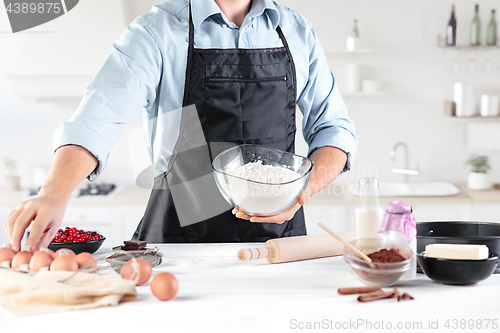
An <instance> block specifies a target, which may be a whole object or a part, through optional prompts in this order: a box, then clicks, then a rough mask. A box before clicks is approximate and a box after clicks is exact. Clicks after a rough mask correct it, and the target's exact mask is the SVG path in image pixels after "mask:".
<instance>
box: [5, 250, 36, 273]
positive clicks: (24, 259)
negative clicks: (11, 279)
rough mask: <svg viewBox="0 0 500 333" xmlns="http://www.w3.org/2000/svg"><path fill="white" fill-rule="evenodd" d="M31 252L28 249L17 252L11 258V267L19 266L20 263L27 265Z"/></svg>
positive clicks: (17, 267) (16, 267)
mask: <svg viewBox="0 0 500 333" xmlns="http://www.w3.org/2000/svg"><path fill="white" fill-rule="evenodd" d="M32 256H33V254H31V252H29V251H20V252H17V253H16V255H15V256H14V258H12V262H11V265H10V266H11V267H12V268H14V269H19V268H21V266H22V265H28V264H29V263H30V260H31V257H32Z"/></svg>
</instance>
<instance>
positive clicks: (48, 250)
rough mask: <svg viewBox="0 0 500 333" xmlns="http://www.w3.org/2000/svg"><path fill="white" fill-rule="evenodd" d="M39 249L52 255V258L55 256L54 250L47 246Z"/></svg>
mask: <svg viewBox="0 0 500 333" xmlns="http://www.w3.org/2000/svg"><path fill="white" fill-rule="evenodd" d="M40 251H45V252H47V253H48V254H50V256H51V257H52V259H54V258H55V257H56V253H55V252H54V251H52V250H51V249H48V248H46V247H45V248H43V249H40Z"/></svg>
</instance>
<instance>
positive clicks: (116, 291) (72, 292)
mask: <svg viewBox="0 0 500 333" xmlns="http://www.w3.org/2000/svg"><path fill="white" fill-rule="evenodd" d="M64 280H66V281H64ZM59 281H64V282H59ZM136 297H137V292H136V290H135V285H134V283H133V281H129V280H125V279H121V278H115V277H112V276H103V275H100V274H95V273H86V272H78V273H77V274H75V272H67V271H44V272H38V273H36V274H34V275H30V274H26V273H21V272H16V271H13V270H8V269H0V307H2V308H3V309H5V310H7V312H10V313H12V314H15V315H18V316H24V315H33V314H40V313H47V312H58V311H67V310H83V309H91V308H97V307H102V306H113V305H117V304H118V303H119V302H120V301H124V300H131V299H134V298H136Z"/></svg>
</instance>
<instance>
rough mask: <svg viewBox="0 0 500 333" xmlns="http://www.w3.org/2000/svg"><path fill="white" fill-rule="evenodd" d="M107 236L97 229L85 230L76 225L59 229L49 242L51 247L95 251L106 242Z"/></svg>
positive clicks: (75, 250)
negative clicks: (96, 230)
mask: <svg viewBox="0 0 500 333" xmlns="http://www.w3.org/2000/svg"><path fill="white" fill-rule="evenodd" d="M105 240H106V237H104V236H103V235H100V234H99V233H97V232H95V231H84V230H81V229H77V228H75V227H73V228H70V227H66V228H65V229H59V230H58V231H57V233H56V235H55V236H54V238H53V239H52V242H51V243H50V244H49V246H48V247H49V249H51V250H52V251H57V250H59V249H63V248H65V249H70V250H72V251H73V252H75V253H76V254H78V253H82V252H88V253H94V252H96V251H97V250H98V249H99V248H100V247H101V245H102V243H104V241H105Z"/></svg>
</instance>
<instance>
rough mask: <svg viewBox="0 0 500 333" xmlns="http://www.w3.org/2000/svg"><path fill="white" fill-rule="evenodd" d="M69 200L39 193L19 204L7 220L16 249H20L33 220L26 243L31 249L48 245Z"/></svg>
mask: <svg viewBox="0 0 500 333" xmlns="http://www.w3.org/2000/svg"><path fill="white" fill-rule="evenodd" d="M67 203H68V200H67V199H65V198H62V199H61V198H57V196H53V197H50V196H44V195H39V196H37V197H36V198H34V199H31V200H28V201H25V202H22V203H20V204H19V205H17V206H16V207H15V208H14V210H12V212H11V213H10V214H9V216H8V217H7V220H6V221H5V230H6V231H7V236H8V237H9V239H10V244H11V245H12V249H13V250H14V251H19V250H20V244H21V239H22V238H23V236H24V232H25V230H26V229H27V228H28V227H29V225H30V224H31V223H32V222H33V227H32V228H31V232H30V236H29V237H28V241H27V242H26V245H28V246H29V247H30V249H31V251H38V250H39V249H40V248H43V247H47V246H48V245H49V243H50V241H51V240H52V238H54V235H55V234H56V232H57V230H58V229H59V226H60V225H61V222H62V219H63V217H64V211H65V210H66V205H67Z"/></svg>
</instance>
